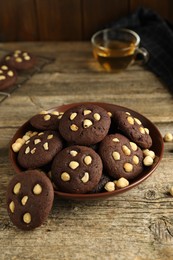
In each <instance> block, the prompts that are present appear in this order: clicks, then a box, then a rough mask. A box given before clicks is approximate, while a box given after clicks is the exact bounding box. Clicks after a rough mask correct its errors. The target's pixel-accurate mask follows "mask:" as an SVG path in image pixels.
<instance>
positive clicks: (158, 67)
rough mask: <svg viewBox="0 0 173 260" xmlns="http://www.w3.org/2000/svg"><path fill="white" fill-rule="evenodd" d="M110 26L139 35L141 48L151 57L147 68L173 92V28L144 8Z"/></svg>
mask: <svg viewBox="0 0 173 260" xmlns="http://www.w3.org/2000/svg"><path fill="white" fill-rule="evenodd" d="M109 26H111V27H114V28H122V27H123V28H129V29H131V30H134V31H136V32H137V33H138V34H139V36H140V38H141V46H142V47H144V48H146V49H147V51H148V52H149V55H150V59H149V61H148V62H147V64H146V67H147V68H148V69H149V70H151V71H152V72H154V73H155V74H156V75H157V76H158V77H159V78H160V79H161V80H162V81H163V82H164V83H165V84H166V85H167V86H168V87H169V88H170V90H171V91H173V26H172V25H171V24H169V23H168V22H166V21H165V20H164V19H163V18H162V17H160V16H159V15H158V14H157V13H155V12H153V11H152V10H150V9H146V8H142V7H141V8H139V9H137V10H136V11H135V12H134V13H132V14H131V15H128V16H127V17H124V18H122V19H120V20H119V21H115V22H113V23H111V24H109Z"/></svg>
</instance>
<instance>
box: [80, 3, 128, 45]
mask: <svg viewBox="0 0 173 260" xmlns="http://www.w3.org/2000/svg"><path fill="white" fill-rule="evenodd" d="M128 8H129V1H128V0H124V1H119V0H109V1H105V0H94V1H93V0H82V10H83V39H84V40H86V39H87V40H88V39H90V38H91V36H92V34H93V33H95V32H97V31H98V30H100V29H101V28H103V27H108V25H109V23H110V22H112V21H116V20H118V19H120V18H121V17H123V16H125V15H126V14H128V11H129V9H128Z"/></svg>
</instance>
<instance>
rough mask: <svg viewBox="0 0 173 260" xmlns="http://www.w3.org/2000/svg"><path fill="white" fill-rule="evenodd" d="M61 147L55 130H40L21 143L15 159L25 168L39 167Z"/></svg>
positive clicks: (49, 160)
mask: <svg viewBox="0 0 173 260" xmlns="http://www.w3.org/2000/svg"><path fill="white" fill-rule="evenodd" d="M62 148H63V143H62V140H61V137H60V136H59V134H58V133H57V132H55V131H45V132H40V133H38V134H36V135H34V136H32V137H31V138H30V139H29V140H27V141H26V142H25V144H23V145H22V147H21V149H20V150H19V153H18V157H17V160H18V163H19V164H20V166H22V167H23V168H25V169H36V168H40V167H43V166H45V165H46V164H48V163H49V162H51V161H52V159H53V158H54V156H55V155H56V153H57V152H59V151H60V150H61V149H62Z"/></svg>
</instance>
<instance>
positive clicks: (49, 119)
mask: <svg viewBox="0 0 173 260" xmlns="http://www.w3.org/2000/svg"><path fill="white" fill-rule="evenodd" d="M61 116H62V114H61V113H59V112H58V111H52V112H47V111H41V112H40V113H39V114H37V115H34V116H33V117H32V118H31V119H30V124H31V125H32V126H33V127H34V128H36V129H38V130H58V128H59V121H60V118H61Z"/></svg>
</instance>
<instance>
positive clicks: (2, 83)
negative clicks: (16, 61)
mask: <svg viewBox="0 0 173 260" xmlns="http://www.w3.org/2000/svg"><path fill="white" fill-rule="evenodd" d="M16 81H17V73H16V72H15V70H13V69H11V68H10V67H9V66H7V65H5V64H2V65H0V90H1V89H7V88H9V87H11V86H13V85H14V84H15V83H16Z"/></svg>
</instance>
